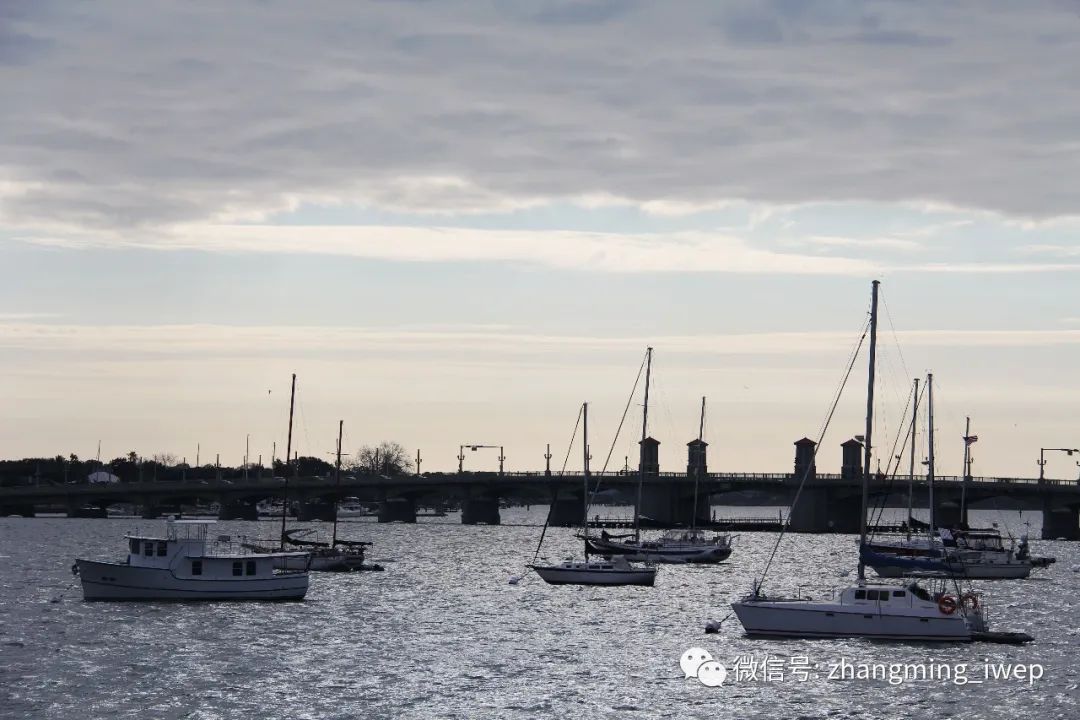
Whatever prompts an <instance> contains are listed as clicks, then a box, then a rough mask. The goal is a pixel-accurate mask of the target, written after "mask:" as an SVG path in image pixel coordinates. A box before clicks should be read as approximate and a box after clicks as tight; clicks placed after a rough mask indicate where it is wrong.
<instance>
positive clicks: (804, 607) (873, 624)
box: [731, 600, 971, 642]
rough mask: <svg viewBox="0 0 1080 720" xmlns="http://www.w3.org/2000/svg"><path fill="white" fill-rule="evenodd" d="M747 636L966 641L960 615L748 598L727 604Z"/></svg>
mask: <svg viewBox="0 0 1080 720" xmlns="http://www.w3.org/2000/svg"><path fill="white" fill-rule="evenodd" d="M731 608H732V610H734V611H735V615H736V616H737V617H738V618H739V622H740V623H742V626H743V629H744V630H745V631H746V634H747V635H752V636H759V637H792V638H847V637H861V638H870V639H876V640H919V641H936V642H970V641H971V631H970V629H969V628H968V625H967V622H966V621H965V620H964V618H963V616H961V615H958V614H954V615H945V614H942V615H940V616H938V617H932V616H930V617H928V616H926V615H924V614H903V613H884V612H879V611H874V610H871V609H870V608H853V607H851V606H843V605H840V604H834V603H815V602H809V601H768V600H747V601H743V602H737V603H732V605H731Z"/></svg>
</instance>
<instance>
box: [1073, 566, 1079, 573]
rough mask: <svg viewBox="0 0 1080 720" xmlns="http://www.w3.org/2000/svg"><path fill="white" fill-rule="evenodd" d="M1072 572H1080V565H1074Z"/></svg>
mask: <svg viewBox="0 0 1080 720" xmlns="http://www.w3.org/2000/svg"><path fill="white" fill-rule="evenodd" d="M1072 571H1073V572H1080V565H1073V566H1072Z"/></svg>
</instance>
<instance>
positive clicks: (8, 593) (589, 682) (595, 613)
mask: <svg viewBox="0 0 1080 720" xmlns="http://www.w3.org/2000/svg"><path fill="white" fill-rule="evenodd" d="M544 510H545V509H544V508H533V509H532V510H531V511H529V512H526V511H525V510H524V509H520V510H513V509H512V510H505V511H504V512H503V520H504V522H508V523H510V522H542V520H543V513H544ZM162 525H163V523H162V522H160V521H140V520H123V519H119V520H68V519H62V518H57V519H47V518H38V519H18V518H6V519H0V716H3V717H34V718H69V717H78V718H98V717H137V718H148V717H154V718H239V717H259V718H399V717H400V718H428V717H430V718H479V717H498V718H531V717H552V716H561V717H564V718H584V717H589V718H614V717H619V718H623V717H631V718H654V717H656V718H660V717H663V718H687V717H702V718H726V717H733V718H740V719H741V718H882V717H928V718H935V720H937V719H940V718H952V717H956V718H960V717H963V718H973V719H977V718H1005V717H1032V718H1069V719H1071V720H1075V719H1076V718H1078V717H1080V690H1078V684H1080V670H1078V669H1077V668H1076V661H1077V659H1078V652H1077V647H1078V644H1080V598H1078V597H1077V595H1078V594H1080V593H1078V583H1080V573H1075V572H1072V570H1071V568H1072V567H1073V566H1075V565H1077V564H1080V544H1077V543H1065V542H1039V541H1035V542H1034V545H1035V552H1036V553H1039V554H1049V555H1055V556H1057V558H1058V562H1057V564H1056V565H1054V566H1052V567H1051V568H1050V569H1049V570H1045V571H1040V572H1039V573H1038V576H1037V577H1033V578H1032V579H1030V580H1027V581H1004V582H1000V581H999V582H995V583H981V584H980V589H982V590H985V591H988V592H989V593H990V599H989V603H990V614H991V615H990V617H991V621H992V622H994V623H995V625H996V627H997V629H1010V630H1023V631H1026V632H1029V633H1031V634H1032V635H1034V636H1035V637H1036V642H1035V643H1034V644H1031V645H1028V646H1022V647H1012V646H1001V645H983V644H980V645H966V646H965V645H958V646H940V645H939V646H935V645H923V644H914V643H913V644H878V643H872V642H867V641H861V640H846V641H761V640H750V639H747V638H744V637H743V636H742V630H741V627H740V626H739V624H738V621H737V620H736V619H735V618H731V619H730V620H728V621H727V622H725V623H724V625H723V627H722V631H721V633H720V634H717V635H705V634H704V633H703V627H704V625H705V623H706V622H707V621H709V620H719V619H721V618H723V617H724V616H725V615H727V614H728V607H727V603H729V602H730V601H731V600H733V599H735V598H736V597H737V596H739V595H740V594H742V593H744V592H745V591H746V590H747V589H748V588H749V585H750V580H751V578H752V577H753V575H754V574H755V573H756V572H760V568H761V566H762V562H763V557H764V556H765V555H767V553H768V551H769V549H770V548H771V545H772V541H773V539H774V537H775V536H774V535H772V534H769V533H747V534H743V535H742V536H741V537H740V538H739V540H738V545H737V548H736V551H735V553H734V554H733V555H732V558H731V560H730V561H729V562H727V563H725V564H723V565H720V566H713V567H692V566H682V567H680V566H665V567H662V568H661V571H660V574H659V576H658V579H657V585H656V587H655V588H652V589H645V588H608V589H598V588H572V587H554V586H549V585H545V584H544V583H543V582H541V581H540V580H539V579H538V578H536V577H535V576H534V575H531V574H528V573H527V571H524V570H523V568H522V566H523V564H524V563H525V562H526V561H527V560H528V559H530V558H531V557H532V553H533V550H534V548H535V545H536V541H537V538H538V535H539V529H538V528H535V527H510V526H503V527H467V526H462V525H459V524H456V518H454V517H453V516H451V517H449V518H445V519H443V521H442V522H440V523H438V524H436V523H430V522H429V523H420V524H417V525H411V526H410V525H378V524H375V523H368V522H351V523H347V524H346V525H345V528H346V530H345V534H346V536H348V537H354V538H358V539H360V538H362V539H367V540H372V541H374V542H375V543H376V544H375V547H374V549H373V551H372V552H371V553H370V557H371V558H372V559H373V560H375V561H377V562H380V563H382V564H383V565H385V566H386V572H384V573H360V574H355V575H319V574H316V575H313V576H312V581H311V589H310V591H309V593H308V596H307V599H306V600H305V601H304V602H303V603H286V604H274V603H250V604H244V603H208V604H187V603H84V602H82V600H81V592H80V589H79V587H78V585H74V586H71V582H72V577H71V575H70V571H69V567H70V565H71V563H72V560H73V558H74V557H75V556H77V555H79V556H85V557H89V558H103V559H110V558H111V559H116V558H119V557H121V556H122V554H123V553H124V547H123V543H122V540H121V538H122V535H123V534H124V532H126V531H127V530H132V529H135V528H136V527H140V528H142V529H144V530H147V529H150V528H151V527H155V526H156V527H161V526H162ZM259 526H261V527H259ZM219 527H220V532H222V533H234V534H248V535H259V534H268V533H267V530H266V528H267V527H268V525H267V523H259V524H256V523H243V522H229V523H222V524H221V525H220V526H219ZM260 530H261V531H262V532H261V533H260ZM548 537H549V539H548V540H547V541H546V542H545V554H546V555H547V556H549V557H550V558H552V559H555V558H559V557H562V556H565V555H567V554H570V553H573V552H577V551H578V550H579V548H578V544H577V542H576V541H574V540H573V537H572V534H571V532H570V531H568V530H565V529H554V530H552V531H550V532H549V536H548ZM854 558H855V549H854V546H853V540H852V538H851V537H850V536H824V535H818V536H809V535H801V536H800V535H796V536H790V539H789V540H785V542H784V544H783V545H782V546H781V551H780V553H779V554H778V559H777V563H776V565H775V567H774V570H773V571H772V572H771V574H770V578H771V579H770V583H769V586H768V587H769V589H770V590H775V591H777V592H780V591H785V590H786V591H794V590H795V589H796V587H798V586H802V587H803V588H804V589H809V588H812V589H813V592H814V593H817V592H818V591H819V589H820V588H822V587H836V586H841V585H843V584H845V582H846V580H845V579H844V578H841V577H840V573H841V572H843V571H847V570H850V569H851V568H852V567H853V565H854ZM512 574H524V576H525V579H524V580H523V581H522V582H521V584H519V585H510V584H508V578H509V577H510V576H511V575H512ZM69 586H70V587H69ZM65 589H66V593H65V594H64V596H63V600H62V601H61V602H59V603H52V602H50V600H51V599H53V598H55V597H57V596H58V595H60V594H61V593H62V592H64V591H65ZM691 646H700V647H703V648H705V649H707V650H709V651H710V652H711V653H712V654H713V655H714V656H715V657H716V658H717V659H718V660H720V661H722V662H724V663H725V664H726V665H728V666H729V667H730V666H731V664H732V663H733V662H734V661H735V660H736V658H737V657H740V656H750V657H752V658H754V659H756V660H763V659H764V658H765V657H766V655H772V656H776V657H779V658H781V659H782V660H784V661H785V662H786V661H787V659H788V658H790V657H791V656H806V657H807V658H808V659H809V660H810V661H811V662H813V663H818V664H820V665H821V666H823V667H824V666H826V665H827V664H828V663H832V662H837V661H839V660H840V659H841V658H846V659H847V660H849V661H851V662H853V663H875V662H876V663H888V662H903V663H920V662H927V661H929V660H931V659H933V660H934V661H935V662H938V663H950V664H952V663H971V664H972V665H973V666H974V665H976V664H977V665H978V666H979V667H981V663H983V661H984V658H989V660H990V662H992V663H994V662H1007V663H1039V664H1042V665H1043V666H1044V668H1045V676H1044V677H1043V678H1042V679H1041V680H1040V681H1038V682H1037V683H1035V684H1034V685H1029V684H1027V683H1026V682H1016V681H1004V680H996V681H993V680H991V681H988V682H986V683H983V684H978V685H977V684H968V685H963V686H959V685H955V684H953V683H951V682H947V681H945V682H942V681H923V682H913V683H906V684H901V685H890V684H888V683H887V682H884V681H881V680H878V681H874V680H847V681H839V680H828V679H827V678H825V677H818V678H811V679H809V680H806V681H799V680H797V679H796V678H793V677H791V675H790V673H786V674H785V679H784V680H782V681H780V680H777V681H770V682H765V681H764V680H759V681H757V682H754V681H746V680H743V681H738V682H737V681H735V680H734V679H733V678H732V677H730V676H729V681H728V682H727V683H726V684H725V685H724V686H722V687H718V688H710V687H706V686H704V685H702V684H701V683H699V682H697V681H696V680H686V679H684V678H683V675H682V673H681V672H680V670H679V665H678V661H679V657H680V655H681V654H682V653H683V651H685V650H686V649H687V648H689V647H691ZM968 677H977V674H976V672H975V669H974V668H973V669H971V670H969V672H968Z"/></svg>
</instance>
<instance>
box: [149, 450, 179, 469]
mask: <svg viewBox="0 0 1080 720" xmlns="http://www.w3.org/2000/svg"><path fill="white" fill-rule="evenodd" d="M153 460H154V462H156V463H157V464H158V465H161V466H162V467H172V466H173V465H176V464H177V460H179V458H178V457H176V455H174V454H173V453H169V452H159V453H154V458H153Z"/></svg>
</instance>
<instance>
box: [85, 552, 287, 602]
mask: <svg viewBox="0 0 1080 720" xmlns="http://www.w3.org/2000/svg"><path fill="white" fill-rule="evenodd" d="M75 563H76V566H77V567H78V572H79V578H80V580H81V581H82V588H83V599H84V600H302V599H303V598H304V595H306V594H307V590H308V576H307V573H303V572H296V573H284V574H280V575H279V574H275V575H274V576H273V577H269V578H255V577H251V578H248V577H238V578H208V579H201V578H181V577H177V576H176V575H175V574H173V572H172V571H171V570H169V569H168V568H151V567H138V566H132V565H125V564H121V563H106V562H98V561H94V560H76V561H75Z"/></svg>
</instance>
